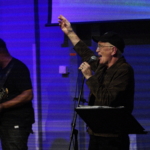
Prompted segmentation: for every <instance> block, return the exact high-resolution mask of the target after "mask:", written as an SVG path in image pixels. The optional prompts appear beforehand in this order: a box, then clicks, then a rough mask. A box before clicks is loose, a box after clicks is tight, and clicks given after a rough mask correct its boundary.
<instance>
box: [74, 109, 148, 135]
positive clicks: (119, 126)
mask: <svg viewBox="0 0 150 150" xmlns="http://www.w3.org/2000/svg"><path fill="white" fill-rule="evenodd" d="M75 111H76V112H77V113H78V115H79V116H80V117H81V118H82V119H83V120H84V122H85V123H86V124H87V125H88V127H90V128H91V129H92V131H93V132H95V133H114V134H115V133H127V134H146V133H147V132H146V131H144V130H145V129H144V128H143V127H142V126H141V125H140V124H139V123H138V121H137V120H136V119H135V118H134V117H133V116H132V115H131V114H130V113H128V112H127V111H126V110H125V108H124V107H123V106H120V107H108V106H79V107H76V109H75Z"/></svg>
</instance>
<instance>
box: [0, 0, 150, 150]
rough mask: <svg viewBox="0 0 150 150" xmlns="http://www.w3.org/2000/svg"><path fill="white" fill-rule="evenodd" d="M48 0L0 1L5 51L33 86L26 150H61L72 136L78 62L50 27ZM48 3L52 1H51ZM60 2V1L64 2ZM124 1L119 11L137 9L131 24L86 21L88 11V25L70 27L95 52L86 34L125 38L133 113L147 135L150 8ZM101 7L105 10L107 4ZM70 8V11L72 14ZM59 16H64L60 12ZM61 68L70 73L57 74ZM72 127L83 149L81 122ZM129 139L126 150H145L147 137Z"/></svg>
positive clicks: (84, 138)
mask: <svg viewBox="0 0 150 150" xmlns="http://www.w3.org/2000/svg"><path fill="white" fill-rule="evenodd" d="M51 2H52V1H48V0H34V1H30V0H22V1H17V0H13V1H11V0H7V1H0V38H3V39H4V40H5V41H6V43H7V46H8V49H9V51H10V53H11V54H12V55H13V56H14V57H16V58H18V59H20V60H22V61H23V62H24V63H26V64H27V66H28V67H29V69H30V72H31V78H32V82H33V88H34V95H35V96H34V100H33V103H34V108H35V114H36V123H35V124H34V126H33V130H34V134H32V135H31V136H30V139H29V150H66V149H67V148H68V144H69V138H70V133H71V121H72V115H73V108H74V101H73V99H74V97H75V95H76V94H75V92H76V81H77V75H78V66H79V64H80V59H79V57H78V56H77V55H74V51H73V49H72V48H73V47H72V45H71V43H70V42H69V41H68V40H67V39H66V37H65V36H64V35H63V33H62V32H61V30H60V29H59V26H57V25H55V24H53V25H52V24H51V16H49V15H51V12H52V11H51V10H52V9H51V7H50V6H49V5H48V3H49V4H51ZM53 2H57V1H55V0H53ZM61 2H65V0H62V1H61ZM70 2H71V1H68V0H66V3H67V4H68V5H67V6H70V5H71V4H70ZM72 2H74V7H75V6H76V3H77V2H78V3H80V1H78V0H74V1H72ZM85 2H86V1H84V3H83V4H82V6H83V8H84V6H86V5H85ZM89 2H91V3H92V2H94V3H95V4H96V1H90V0H89ZM99 2H100V1H99ZM101 2H102V1H101ZM107 2H111V1H107ZM114 2H115V3H114V4H113V3H111V6H112V5H113V6H114V5H115V4H116V6H118V7H117V8H120V6H122V5H123V4H124V2H123V1H120V2H118V3H117V1H114ZM126 2H128V3H126V7H127V8H131V6H132V9H126V12H125V13H124V14H128V17H130V14H133V13H132V10H134V8H136V13H135V15H134V17H135V18H134V20H133V18H128V19H126V18H123V17H122V18H121V19H119V20H116V19H114V20H113V21H112V20H109V19H106V20H103V19H100V20H94V21H96V22H91V21H93V20H92V18H93V14H92V11H89V12H87V13H88V16H89V17H88V19H89V20H88V21H90V22H85V21H83V22H84V23H81V21H79V22H80V23H79V22H76V20H75V22H76V23H75V22H74V23H73V27H74V29H75V30H76V32H77V33H78V35H79V36H80V37H81V38H82V40H84V41H85V42H86V43H87V44H88V45H89V47H90V48H91V49H93V50H95V48H96V44H95V43H93V41H91V40H90V37H91V35H97V34H102V33H104V32H106V31H108V30H114V31H116V32H119V33H120V34H121V35H122V36H123V37H124V39H125V43H126V45H127V46H126V48H125V53H124V56H125V57H126V59H127V61H128V62H129V63H130V64H131V65H132V66H133V68H134V71H135V82H136V85H135V86H136V87H135V104H134V111H133V115H134V117H135V118H136V119H137V120H138V121H139V123H140V124H141V125H142V126H143V127H144V128H145V129H146V130H147V131H150V29H149V27H150V21H149V19H150V12H149V9H147V8H150V7H149V6H150V4H149V1H146V0H145V1H137V0H136V1H135V2H136V4H135V3H134V2H132V3H130V2H129V1H126ZM137 2H138V3H137ZM56 4H57V3H56ZM109 4H110V3H109ZM48 6H49V7H48ZM72 6H73V4H72ZM72 6H71V8H72ZM92 6H93V5H92ZM104 6H106V7H105V8H107V3H106V1H105V5H104ZM134 6H136V7H134ZM74 7H73V8H74ZM88 7H89V6H88ZM48 8H49V9H48ZM73 8H72V9H73ZM54 9H55V8H54ZM72 9H69V10H70V11H71V12H72ZM88 10H89V9H88ZM120 10H121V9H120ZM105 11H106V12H107V13H106V14H108V16H109V17H110V16H113V15H116V14H119V12H118V13H115V10H113V11H114V13H113V12H112V11H111V12H109V9H106V10H105ZM139 12H142V13H141V14H142V15H139V16H142V18H139V17H137V15H136V14H139ZM60 13H61V14H62V15H63V11H62V12H60ZM98 13H99V12H97V13H96V14H98ZM68 14H70V18H73V16H76V18H78V16H80V18H82V17H81V16H84V15H81V14H80V13H78V14H77V15H76V14H73V13H69V12H68ZM98 16H99V15H98ZM99 17H101V16H99ZM82 19H84V17H83V18H82ZM139 19H142V20H139ZM60 66H66V67H67V68H68V71H69V74H68V75H62V74H60V73H59V67H60ZM84 97H85V99H87V97H88V89H87V87H86V86H85V87H84ZM77 129H78V130H79V149H80V150H86V149H87V146H88V135H87V133H86V128H85V124H84V122H83V121H82V120H81V119H79V118H78V120H77ZM130 141H131V146H130V147H131V150H149V149H150V134H149V133H148V134H146V135H130ZM0 149H1V148H0Z"/></svg>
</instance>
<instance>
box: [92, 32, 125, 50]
mask: <svg viewBox="0 0 150 150" xmlns="http://www.w3.org/2000/svg"><path fill="white" fill-rule="evenodd" d="M92 39H93V41H95V42H96V43H98V42H109V43H111V44H112V45H114V46H116V47H117V48H118V49H119V50H120V51H121V52H122V53H123V52H124V47H125V44H124V40H123V38H121V37H120V36H119V35H118V34H117V33H115V32H113V31H109V32H106V33H104V34H103V35H102V36H92Z"/></svg>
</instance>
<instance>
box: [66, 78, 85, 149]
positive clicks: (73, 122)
mask: <svg viewBox="0 0 150 150" xmlns="http://www.w3.org/2000/svg"><path fill="white" fill-rule="evenodd" d="M84 81H85V77H83V79H82V85H81V89H80V93H79V97H78V104H77V107H79V105H80V101H81V99H82V94H83V85H84ZM76 120H77V112H75V114H74V117H73V121H72V124H71V125H72V130H71V136H70V143H69V149H68V150H70V148H71V143H72V140H73V135H74V136H75V144H74V150H78V140H77V135H78V130H76V129H75V126H76Z"/></svg>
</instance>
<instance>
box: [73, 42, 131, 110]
mask: <svg viewBox="0 0 150 150" xmlns="http://www.w3.org/2000/svg"><path fill="white" fill-rule="evenodd" d="M74 49H75V51H76V52H77V53H78V54H79V55H80V56H81V58H82V61H87V62H88V60H89V59H90V57H91V56H93V55H95V54H94V52H93V51H91V50H90V49H89V48H88V47H87V46H86V45H85V44H84V43H83V42H82V41H79V42H78V43H77V44H76V45H75V47H74ZM90 65H91V68H92V70H93V71H94V72H95V73H94V75H93V76H92V77H90V78H89V79H88V80H87V81H86V84H87V85H88V87H89V89H90V91H91V94H90V96H89V105H100V106H112V107H117V106H124V107H125V108H126V109H127V110H128V111H129V112H132V109H133V100H134V71H133V69H132V67H131V66H130V65H129V64H128V63H127V62H126V60H125V58H124V57H121V58H119V60H118V61H117V62H116V63H115V64H114V65H112V66H111V67H110V68H108V69H107V68H106V66H104V65H100V64H99V60H98V61H95V62H92V63H91V64H90Z"/></svg>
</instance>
